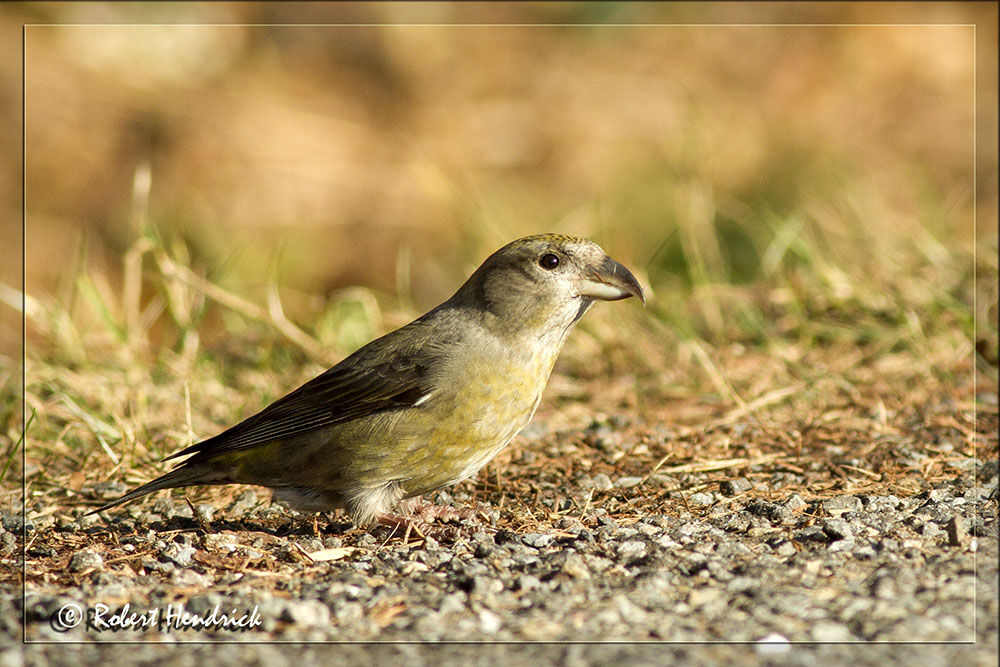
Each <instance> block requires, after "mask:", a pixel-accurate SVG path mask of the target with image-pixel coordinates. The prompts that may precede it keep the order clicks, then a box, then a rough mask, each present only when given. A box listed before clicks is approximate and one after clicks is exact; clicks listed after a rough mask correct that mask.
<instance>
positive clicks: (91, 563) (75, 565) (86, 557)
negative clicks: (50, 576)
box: [69, 549, 104, 572]
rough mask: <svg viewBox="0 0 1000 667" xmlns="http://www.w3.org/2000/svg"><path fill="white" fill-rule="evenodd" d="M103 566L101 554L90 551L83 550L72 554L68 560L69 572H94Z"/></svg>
mask: <svg viewBox="0 0 1000 667" xmlns="http://www.w3.org/2000/svg"><path fill="white" fill-rule="evenodd" d="M103 565H104V559H103V558H101V554H99V553H97V552H96V551H91V550H90V549H84V550H83V551H78V552H76V553H75V554H73V557H72V558H70V559H69V569H70V571H71V572H82V571H83V570H94V569H97V568H99V567H101V566H103Z"/></svg>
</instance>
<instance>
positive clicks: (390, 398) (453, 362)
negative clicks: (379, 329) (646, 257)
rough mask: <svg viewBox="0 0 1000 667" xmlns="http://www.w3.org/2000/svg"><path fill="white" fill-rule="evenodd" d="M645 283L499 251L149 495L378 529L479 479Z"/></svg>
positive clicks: (541, 250)
mask: <svg viewBox="0 0 1000 667" xmlns="http://www.w3.org/2000/svg"><path fill="white" fill-rule="evenodd" d="M630 296H635V297H638V298H639V299H641V300H642V301H643V303H645V297H644V295H643V292H642V288H640V286H639V283H638V281H637V280H636V279H635V277H634V276H633V275H632V273H631V272H629V270H628V269H626V268H625V267H624V266H622V265H621V264H619V263H618V262H616V261H615V260H613V259H611V258H610V257H608V256H607V255H606V254H605V253H604V251H603V250H602V249H601V248H600V247H599V246H598V245H596V244H595V243H592V242H591V241H588V240H586V239H582V238H575V237H571V236H562V235H556V234H541V235H537V236H529V237H526V238H522V239H519V240H517V241H514V242H512V243H509V244H508V245H506V246H504V247H503V248H500V249H499V250H497V251H496V252H495V253H493V254H492V255H491V256H490V257H488V258H487V259H486V261H485V262H483V264H482V266H480V267H479V268H478V269H477V270H476V271H475V273H473V274H472V276H471V277H470V278H469V279H468V280H467V281H466V282H465V284H463V285H462V286H461V287H460V288H459V290H458V291H457V292H456V293H455V295H454V296H452V297H451V298H450V299H448V300H447V301H445V302H444V303H442V304H441V305H440V306H438V307H436V308H434V309H433V310H431V311H430V312H428V313H426V314H425V315H423V316H421V317H419V318H418V319H416V320H414V321H413V322H411V323H410V324H407V325H406V326H404V327H402V328H400V329H397V330H395V331H393V332H391V333H388V334H386V335H385V336H382V337H381V338H378V339H376V340H374V341H372V342H371V343H369V344H368V345H366V346H364V347H362V348H361V349H359V350H358V351H357V352H355V353H354V354H352V355H350V356H349V357H347V358H346V359H344V360H343V361H341V362H340V363H338V364H337V365H336V366H334V367H333V368H331V369H329V370H327V371H326V372H324V373H322V374H321V375H319V376H317V377H316V378H314V379H312V380H310V381H309V382H307V383H306V384H304V385H302V386H301V387H299V388H298V389H296V390H295V391H293V392H291V393H289V394H288V395H286V396H284V397H283V398H280V399H278V400H277V401H275V402H274V403H272V404H271V405H269V406H267V407H266V408H264V409H263V410H261V411H260V412H259V413H257V414H255V415H253V416H252V417H249V418H247V419H245V420H243V421H242V422H240V423H239V424H236V425H235V426H233V427H232V428H229V429H228V430H226V431H223V432H222V433H220V434H219V435H216V436H215V437H212V438H209V439H207V440H203V441H202V442H199V443H197V444H194V445H192V446H190V447H188V448H186V449H183V450H181V451H179V452H177V453H175V454H173V455H171V456H169V457H167V459H166V460H169V459H173V458H177V457H182V456H187V457H188V458H187V459H186V460H184V461H183V462H181V463H179V464H178V465H177V466H176V467H175V468H174V469H173V470H171V471H170V472H168V473H166V474H165V475H163V476H162V477H159V478H157V479H155V480H153V481H151V482H149V483H147V484H143V485H142V486H140V487H138V488H136V489H134V490H133V491H130V492H128V493H126V494H125V495H123V496H121V497H120V498H117V499H115V500H113V501H111V502H109V503H107V504H106V505H103V506H101V507H99V508H98V509H96V510H94V511H93V512H91V514H93V513H95V512H101V511H103V510H106V509H109V508H111V507H115V506H117V505H120V504H122V503H126V502H128V501H130V500H134V499H136V498H139V497H141V496H144V495H146V494H148V493H152V492H153V491H157V490H160V489H170V488H175V487H183V486H190V485H202V484H233V483H237V484H256V485H260V486H264V487H269V488H271V489H274V491H275V494H276V496H277V497H278V498H279V499H281V500H284V501H285V502H287V503H288V504H289V505H291V506H292V507H293V508H296V509H300V510H304V511H325V510H331V509H337V508H345V509H346V510H347V511H348V512H349V513H350V515H351V518H352V519H353V520H354V521H355V522H356V523H358V524H367V523H370V522H371V521H372V520H373V519H375V518H377V517H380V516H382V515H383V514H385V513H387V512H388V511H389V510H390V509H391V508H392V507H393V506H394V505H396V504H397V503H398V502H399V501H400V500H402V499H404V498H409V497H413V496H418V495H420V494H424V493H428V492H430V491H433V490H435V489H439V488H441V487H444V486H448V485H449V484H455V483H456V482H459V481H461V480H463V479H466V478H467V477H469V476H471V475H474V474H475V473H476V472H477V471H478V470H479V469H480V468H482V467H483V466H484V465H486V463H488V462H489V461H490V459H492V458H493V457H494V456H496V455H497V453H499V452H500V450H501V449H503V448H504V447H505V446H506V445H507V443H508V442H510V440H511V439H512V438H513V437H514V436H515V435H516V434H517V433H518V431H520V430H521V429H522V428H523V427H524V426H525V425H526V424H527V423H528V421H529V420H530V419H531V417H532V415H533V414H534V412H535V409H536V408H537V407H538V403H539V401H540V400H541V396H542V391H543V390H544V389H545V385H546V383H547V382H548V379H549V375H550V374H551V372H552V366H553V364H554V363H555V360H556V357H557V356H558V354H559V351H560V350H561V349H562V346H563V342H564V341H565V340H566V335H567V334H568V333H569V331H570V329H572V328H573V325H574V324H575V323H576V322H577V321H578V320H579V319H580V318H581V317H582V316H583V315H584V314H585V313H586V312H587V310H589V308H590V307H591V305H593V303H594V301H595V300H602V301H615V300H618V299H625V298H628V297H630Z"/></svg>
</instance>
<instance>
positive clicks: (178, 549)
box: [161, 542, 195, 567]
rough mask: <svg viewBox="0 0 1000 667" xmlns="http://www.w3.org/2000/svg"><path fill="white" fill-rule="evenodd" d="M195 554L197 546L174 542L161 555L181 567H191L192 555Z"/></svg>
mask: <svg viewBox="0 0 1000 667" xmlns="http://www.w3.org/2000/svg"><path fill="white" fill-rule="evenodd" d="M194 554H195V548H194V547H192V546H189V545H187V544H177V543H176V542H172V543H171V544H169V545H167V548H166V549H164V550H163V551H162V552H161V556H163V558H165V559H167V560H168V561H171V562H172V563H174V564H175V565H178V566H180V567H190V566H191V557H192V556H194Z"/></svg>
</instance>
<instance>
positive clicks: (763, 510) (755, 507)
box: [747, 500, 786, 521]
mask: <svg viewBox="0 0 1000 667" xmlns="http://www.w3.org/2000/svg"><path fill="white" fill-rule="evenodd" d="M747 511H748V512H750V513H751V514H754V515H756V516H759V517H763V518H765V519H767V520H768V521H781V520H782V518H784V516H785V511H786V510H785V508H783V507H782V506H781V505H779V504H777V503H771V502H768V501H766V500H754V501H753V502H751V503H749V504H748V505H747Z"/></svg>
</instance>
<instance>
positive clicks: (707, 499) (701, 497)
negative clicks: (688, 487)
mask: <svg viewBox="0 0 1000 667" xmlns="http://www.w3.org/2000/svg"><path fill="white" fill-rule="evenodd" d="M714 502H715V498H713V497H712V494H711V493H692V494H691V495H690V496H689V497H688V504H690V505H698V506H701V507H704V506H705V505H711V504H712V503H714Z"/></svg>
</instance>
